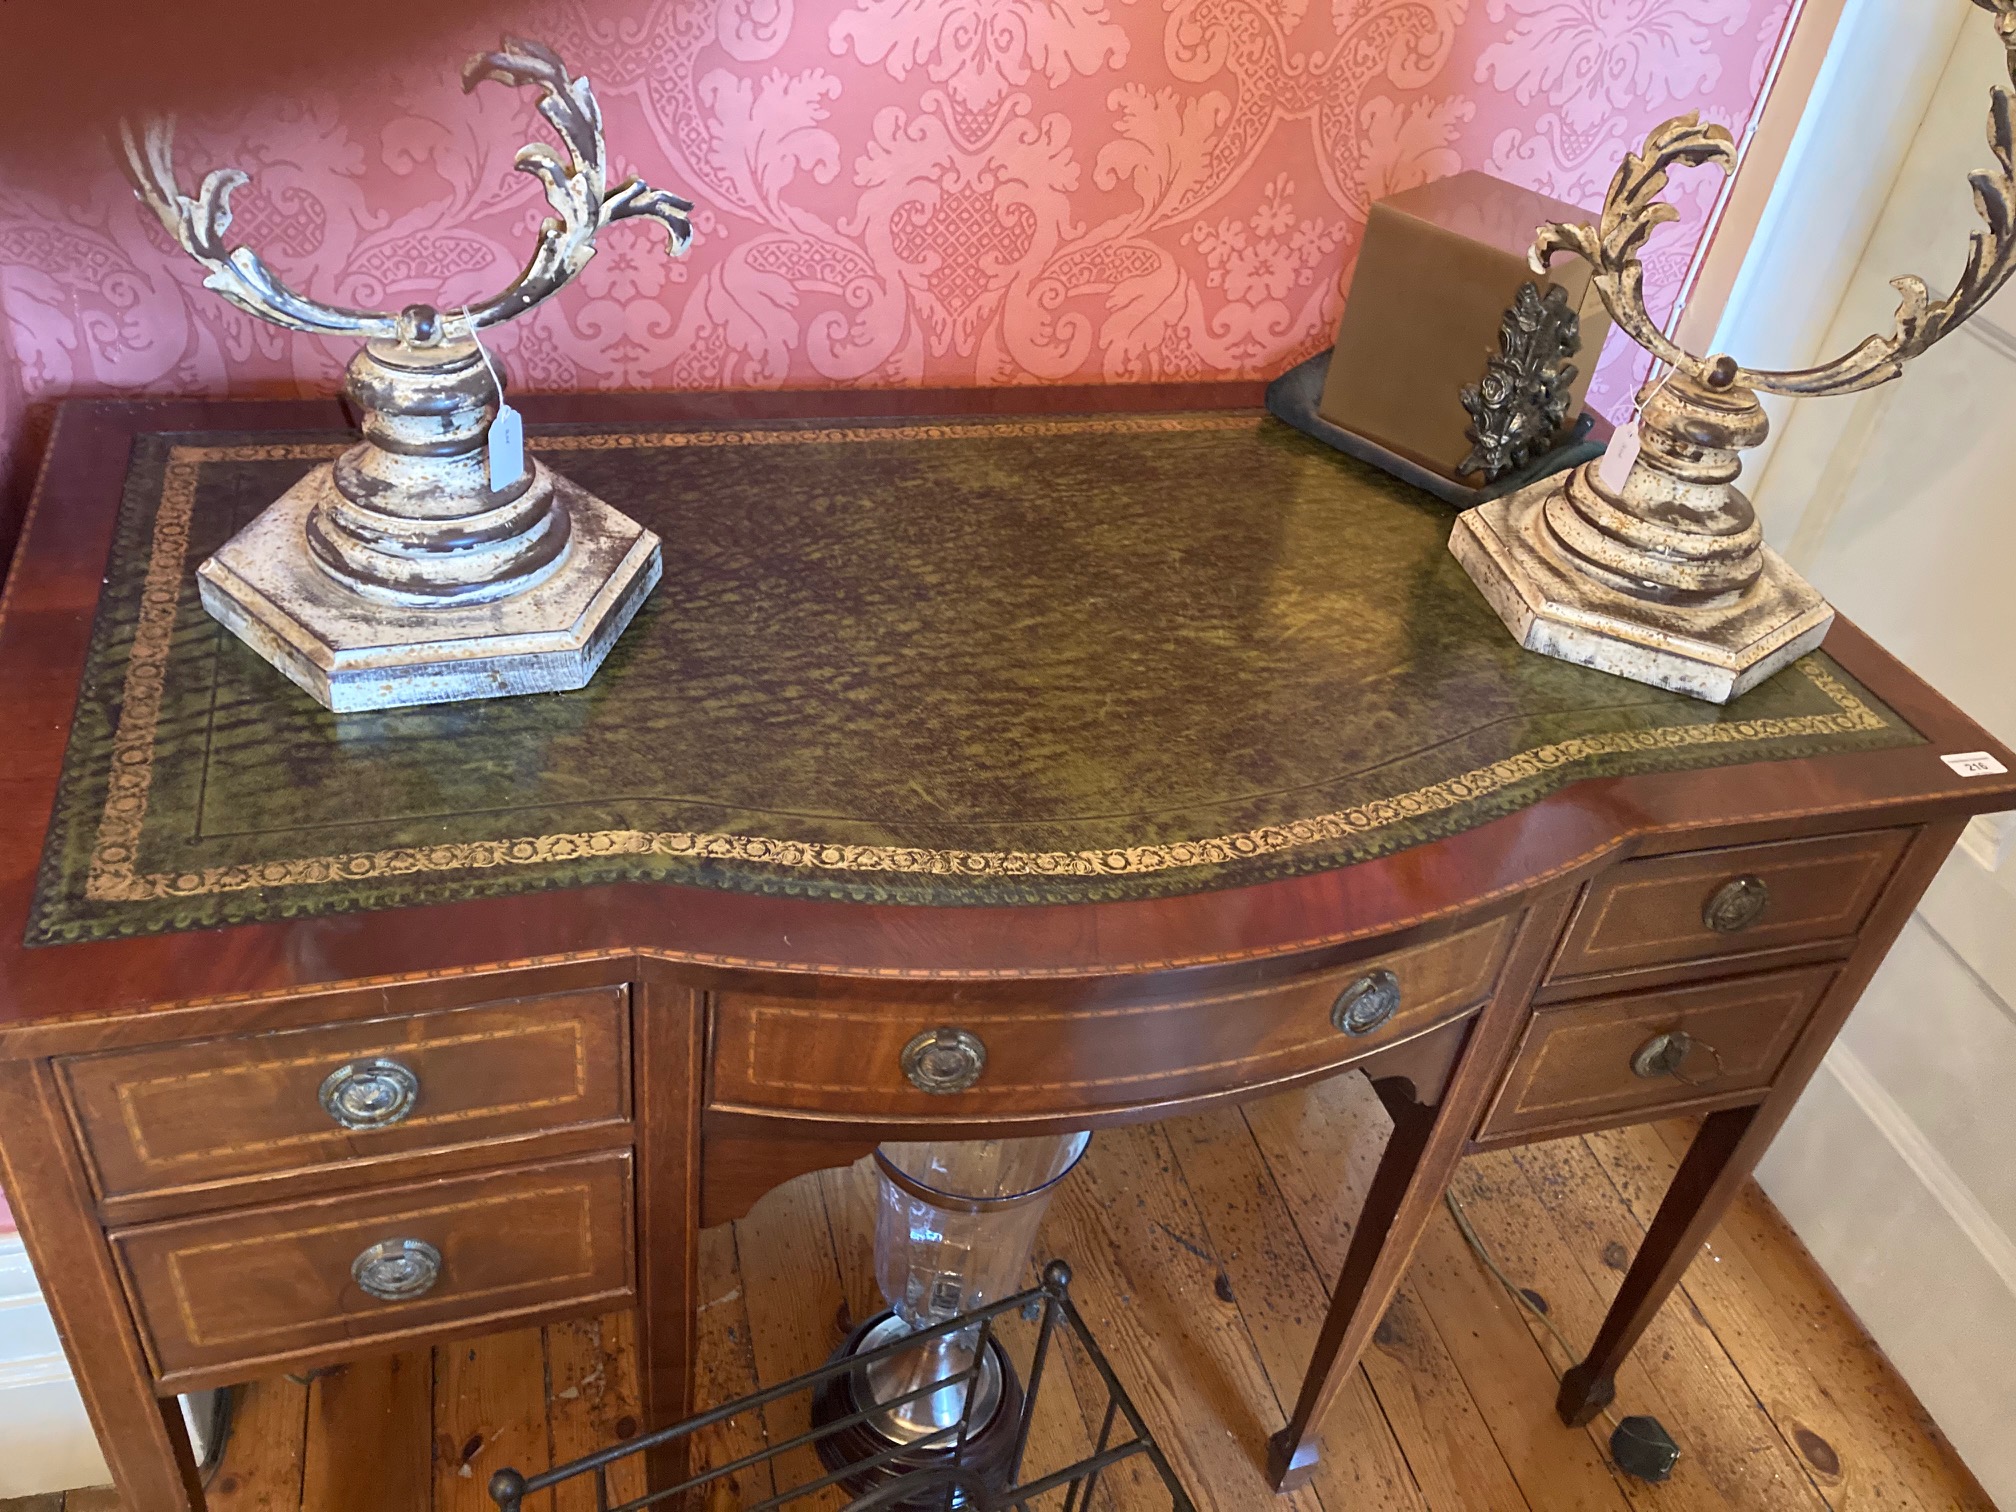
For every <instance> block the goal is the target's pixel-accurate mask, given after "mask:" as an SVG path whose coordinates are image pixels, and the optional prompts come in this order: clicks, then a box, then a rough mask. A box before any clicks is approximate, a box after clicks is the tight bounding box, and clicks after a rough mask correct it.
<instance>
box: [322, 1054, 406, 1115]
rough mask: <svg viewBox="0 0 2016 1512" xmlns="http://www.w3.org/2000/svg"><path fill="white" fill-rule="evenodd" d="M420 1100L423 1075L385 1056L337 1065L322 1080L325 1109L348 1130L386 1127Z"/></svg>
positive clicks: (323, 1105) (323, 1108)
mask: <svg viewBox="0 0 2016 1512" xmlns="http://www.w3.org/2000/svg"><path fill="white" fill-rule="evenodd" d="M419 1100H420V1078H419V1077H418V1076H416V1075H414V1074H413V1072H412V1071H411V1070H410V1069H409V1068H408V1067H406V1066H402V1065H401V1064H400V1063H399V1062H398V1061H396V1060H387V1059H384V1058H383V1057H380V1058H377V1059H373V1060H360V1061H351V1062H350V1063H349V1064H348V1065H347V1066H338V1067H337V1068H336V1069H335V1070H334V1071H331V1072H330V1073H329V1075H328V1078H327V1079H326V1080H325V1081H324V1082H323V1083H322V1111H323V1112H325V1113H327V1114H328V1115H329V1116H330V1117H331V1118H333V1119H335V1120H336V1122H338V1123H339V1124H341V1125H342V1126H343V1127H344V1128H346V1129H383V1128H386V1127H388V1126H390V1125H392V1124H396V1123H398V1122H399V1121H400V1120H401V1119H403V1118H404V1117H405V1116H406V1115H407V1114H408V1113H411V1112H412V1111H413V1105H414V1104H415V1103H417V1102H418V1101H419Z"/></svg>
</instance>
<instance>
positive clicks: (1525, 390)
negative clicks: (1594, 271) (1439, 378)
mask: <svg viewBox="0 0 2016 1512" xmlns="http://www.w3.org/2000/svg"><path fill="white" fill-rule="evenodd" d="M1581 347H1582V328H1581V322H1580V321H1579V320H1577V319H1576V317H1575V312H1574V310H1572V309H1570V308H1569V306H1568V291H1567V290H1565V289H1563V288H1562V287H1561V286H1560V285H1559V284H1555V285H1552V286H1551V287H1550V288H1549V289H1548V290H1547V293H1546V295H1545V297H1542V295H1541V293H1540V290H1539V288H1538V286H1537V285H1535V284H1534V283H1533V282H1532V280H1530V279H1529V280H1527V281H1526V282H1525V283H1523V284H1521V285H1520V286H1519V292H1518V294H1517V295H1516V296H1515V297H1514V298H1513V301H1512V304H1511V307H1510V308H1508V309H1507V310H1506V311H1505V314H1504V317H1503V318H1502V319H1501V320H1500V322H1499V325H1498V350H1497V351H1496V352H1494V353H1493V354H1492V355H1491V356H1490V357H1488V358H1486V359H1485V363H1484V376H1483V377H1482V378H1480V379H1478V381H1477V382H1475V383H1471V384H1466V385H1464V387H1463V390H1462V393H1461V394H1460V396H1459V397H1460V398H1461V399H1462V401H1463V408H1464V409H1466V410H1468V411H1469V412H1470V421H1471V423H1470V427H1469V429H1467V430H1465V431H1464V432H1463V434H1464V435H1465V436H1467V437H1469V438H1470V442H1471V446H1470V451H1469V454H1468V455H1467V456H1465V457H1464V458H1463V460H1462V461H1461V462H1459V463H1457V464H1456V471H1457V472H1458V473H1472V472H1481V473H1483V474H1484V481H1485V482H1486V483H1491V482H1495V481H1496V480H1498V479H1499V478H1502V477H1504V476H1505V474H1506V473H1508V472H1511V471H1512V470H1513V469H1514V468H1516V467H1520V466H1522V465H1524V464H1525V463H1527V462H1530V461H1531V460H1532V459H1533V458H1534V457H1536V456H1538V455H1539V454H1540V453H1541V452H1543V451H1545V450H1546V449H1547V445H1548V443H1549V442H1551V441H1552V440H1553V439H1554V436H1555V435H1556V433H1557V432H1559V431H1560V429H1561V424H1562V422H1563V421H1564V420H1566V419H1567V417H1568V404H1569V400H1570V398H1571V397H1572V396H1571V395H1570V393H1569V389H1570V387H1571V386H1572V385H1573V384H1574V382H1575V375H1576V371H1577V370H1576V367H1575V364H1574V363H1572V362H1570V361H1569V360H1568V359H1569V358H1570V357H1573V356H1574V355H1575V354H1576V352H1578V351H1580V350H1581Z"/></svg>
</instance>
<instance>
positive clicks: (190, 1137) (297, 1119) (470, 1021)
mask: <svg viewBox="0 0 2016 1512" xmlns="http://www.w3.org/2000/svg"><path fill="white" fill-rule="evenodd" d="M383 1062H391V1063H393V1064H394V1066H395V1068H396V1071H397V1073H398V1074H399V1075H400V1076H401V1078H402V1079H403V1080H402V1082H401V1083H400V1085H402V1086H404V1087H405V1088H406V1090H408V1091H409V1092H410V1093H411V1094H412V1099H411V1104H410V1108H407V1109H405V1110H404V1111H400V1110H398V1109H396V1108H395V1109H394V1110H393V1113H394V1116H393V1118H392V1119H391V1120H390V1121H387V1122H385V1123H383V1124H382V1125H381V1126H376V1127H356V1126H346V1125H345V1124H344V1123H343V1122H341V1121H339V1118H338V1115H337V1113H336V1112H335V1111H332V1109H331V1108H329V1107H325V1105H324V1100H323V1093H324V1089H325V1086H326V1085H327V1084H329V1083H330V1081H331V1078H332V1075H339V1076H340V1075H341V1074H342V1073H344V1072H345V1071H346V1070H347V1071H350V1072H351V1073H352V1076H353V1079H354V1077H355V1076H357V1075H364V1076H372V1075H384V1074H386V1073H384V1072H382V1071H373V1070H371V1069H370V1068H372V1067H374V1066H377V1065H379V1064H380V1063H383ZM56 1065H57V1071H58V1074H59V1077H60V1078H61V1081H62V1085H63V1089H64V1093H65V1096H66V1097H67V1099H68V1100H69V1103H70V1106H71V1109H72V1111H73V1114H74V1116H75V1117H76V1120H77V1126H78V1128H79V1130H80V1131H81V1132H82V1134H83V1144H84V1148H85V1152H86V1158H87V1159H88V1160H89V1162H90V1165H91V1169H92V1173H93V1176H94V1177H95V1179H96V1181H97V1184H98V1188H99V1192H100V1195H102V1196H106V1197H117V1196H124V1195H131V1194H136V1193H144V1192H163V1191H173V1190H176V1189H178V1188H182V1187H188V1186H196V1185H201V1184H204V1183H209V1182H216V1181H227V1180H231V1179H234V1178H241V1177H247V1176H256V1175H265V1174H270V1173H273V1172H283V1171H290V1170H298V1169H302V1168H304V1167H308V1166H316V1165H324V1164H331V1163H335V1162H341V1161H345V1160H353V1159H358V1158H361V1157H365V1156H375V1155H384V1154H390V1153H395V1152H405V1151H417V1150H427V1149H438V1148H443V1147H446V1146H451V1145H458V1144H465V1143H469V1142H473V1141H479V1140H484V1139H491V1138H497V1137H502V1136H507V1135H512V1134H522V1133H529V1132H536V1131H539V1130H543V1129H548V1128H559V1127H568V1126H575V1125H580V1124H589V1123H597V1122H605V1121H612V1120H618V1121H620V1120H623V1119H626V1118H628V1117H629V1082H630V1071H629V994H628V991H627V989H625V988H622V987H606V988H598V989H593V990H590V991H586V992H571V993H555V994H552V995H550V996H545V997H536V998H523V999H516V1000H513V1001H509V1002H503V1003H486V1004H481V1005H478V1006H475V1007H469V1008H453V1009H443V1010H439V1011H436V1012H430V1013H421V1014H412V1015H408V1016H404V1017H399V1018H379V1019H367V1020H357V1021H352V1022H347V1023H337V1024H323V1025H317V1026H315V1027H313V1028H306V1029H283V1030H274V1031H270V1032H268V1033H264V1034H249V1035H240V1036H233V1037H229V1038H222V1039H210V1040H193V1041H186V1042H182V1043H178V1044H172V1045H160V1046H150V1047H148V1048H146V1049H138V1050H114V1051H105V1052H101V1053H97V1054H92V1055H81V1056H71V1057H65V1058H63V1059H60V1060H58V1061H57V1063H56ZM358 1068H365V1069H364V1070H362V1071H361V1072H360V1071H359V1070H358Z"/></svg>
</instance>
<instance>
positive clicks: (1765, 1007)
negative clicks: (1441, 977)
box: [1481, 966, 1837, 1140]
mask: <svg viewBox="0 0 2016 1512" xmlns="http://www.w3.org/2000/svg"><path fill="white" fill-rule="evenodd" d="M1836 969H1837V968H1835V967H1833V966H1807V967H1801V968H1799V969H1798V970H1794V971H1771V972H1764V973H1761V974H1759V975H1756V976H1749V977H1737V978H1734V979H1733V980H1729V981H1723V982H1711V983H1709V984H1707V985H1705V986H1700V987H1671V988H1667V989H1666V990H1664V991H1661V992H1636V993H1629V994H1626V995H1624V996H1621V997H1613V998H1597V999H1595V1000H1593V1001H1591V1002H1586V1003H1571V1004H1568V1005H1566V1006H1564V1007H1559V1008H1543V1009H1541V1010H1540V1011H1539V1012H1537V1013H1535V1014H1534V1015H1533V1020H1532V1022H1531V1023H1530V1024H1528V1025H1527V1027H1526V1035H1525V1038H1524V1039H1523V1040H1522V1041H1521V1042H1520V1046H1519V1054H1518V1058H1517V1059H1516V1060H1515V1061H1514V1062H1513V1063H1512V1069H1511V1071H1510V1072H1509V1073H1508V1074H1507V1076H1506V1078H1505V1084H1504V1086H1503V1087H1502V1088H1501V1089H1500V1091H1499V1093H1498V1097H1497V1100H1496V1102H1495V1104H1494V1106H1493V1107H1492V1109H1491V1111H1490V1113H1489V1114H1487V1115H1486V1117H1485V1120H1484V1131H1483V1134H1482V1136H1481V1137H1482V1138H1484V1139H1487V1140H1489V1139H1492V1138H1495V1137H1498V1136H1503V1135H1509V1134H1529V1133H1538V1132H1540V1131H1546V1132H1549V1133H1555V1132H1559V1133H1568V1132H1573V1131H1574V1130H1577V1129H1581V1128H1589V1127H1597V1126H1600V1125H1602V1124H1605V1123H1612V1122H1629V1121H1636V1120H1638V1119H1643V1118H1651V1117H1656V1116H1658V1112H1659V1110H1660V1109H1661V1108H1664V1107H1668V1106H1678V1105H1680V1104H1683V1103H1689V1102H1694V1101H1696V1100H1698V1099H1701V1098H1706V1097H1713V1096H1716V1095H1717V1094H1719V1093H1724V1092H1749V1091H1761V1090H1762V1089H1764V1088H1766V1087H1768V1086H1770V1085H1771V1079H1772V1078H1773V1077H1774V1076H1776V1075H1777V1074H1778V1067H1779V1066H1780V1065H1781V1064H1783V1062H1784V1060H1785V1057H1786V1055H1787V1053H1788V1052H1790V1050H1791V1049H1792V1043H1793V1041H1794V1040H1796V1039H1797V1038H1798V1037H1799V1031H1800V1030H1801V1029H1803V1028H1804V1027H1805V1026H1806V1021H1807V1019H1809V1018H1811V1017H1812V1016H1813V1010H1814V1008H1816V1007H1817V1006H1818V1005H1819V1002H1820V995H1821V994H1822V993H1823V992H1825V991H1826V990H1827V984H1828V983H1829V982H1831V981H1832V980H1833V979H1834V973H1835V970H1836ZM1662 1035H1664V1036H1675V1035H1685V1036H1687V1040H1686V1041H1677V1042H1676V1041H1673V1040H1668V1041H1667V1042H1666V1043H1667V1044H1668V1045H1669V1046H1670V1047H1671V1049H1670V1052H1669V1058H1666V1059H1662V1058H1661V1057H1660V1056H1659V1055H1658V1053H1657V1052H1658V1050H1659V1048H1660V1036H1662Z"/></svg>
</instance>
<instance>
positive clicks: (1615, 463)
mask: <svg viewBox="0 0 2016 1512" xmlns="http://www.w3.org/2000/svg"><path fill="white" fill-rule="evenodd" d="M1638 447H1639V440H1638V419H1637V417H1636V416H1635V415H1634V416H1633V417H1632V418H1631V419H1629V420H1626V421H1625V422H1624V423H1623V424H1622V425H1620V426H1618V427H1617V431H1616V434H1615V435H1613V436H1611V438H1610V444H1609V445H1608V446H1606V447H1605V448H1604V449H1603V455H1602V456H1600V457H1598V458H1597V459H1596V481H1597V482H1599V483H1601V484H1602V485H1603V486H1604V487H1605V488H1607V489H1609V490H1610V492H1611V493H1613V494H1621V493H1622V492H1624V480H1625V479H1626V478H1628V477H1630V476H1631V468H1632V465H1633V464H1634V463H1636V462H1637V460H1638Z"/></svg>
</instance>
